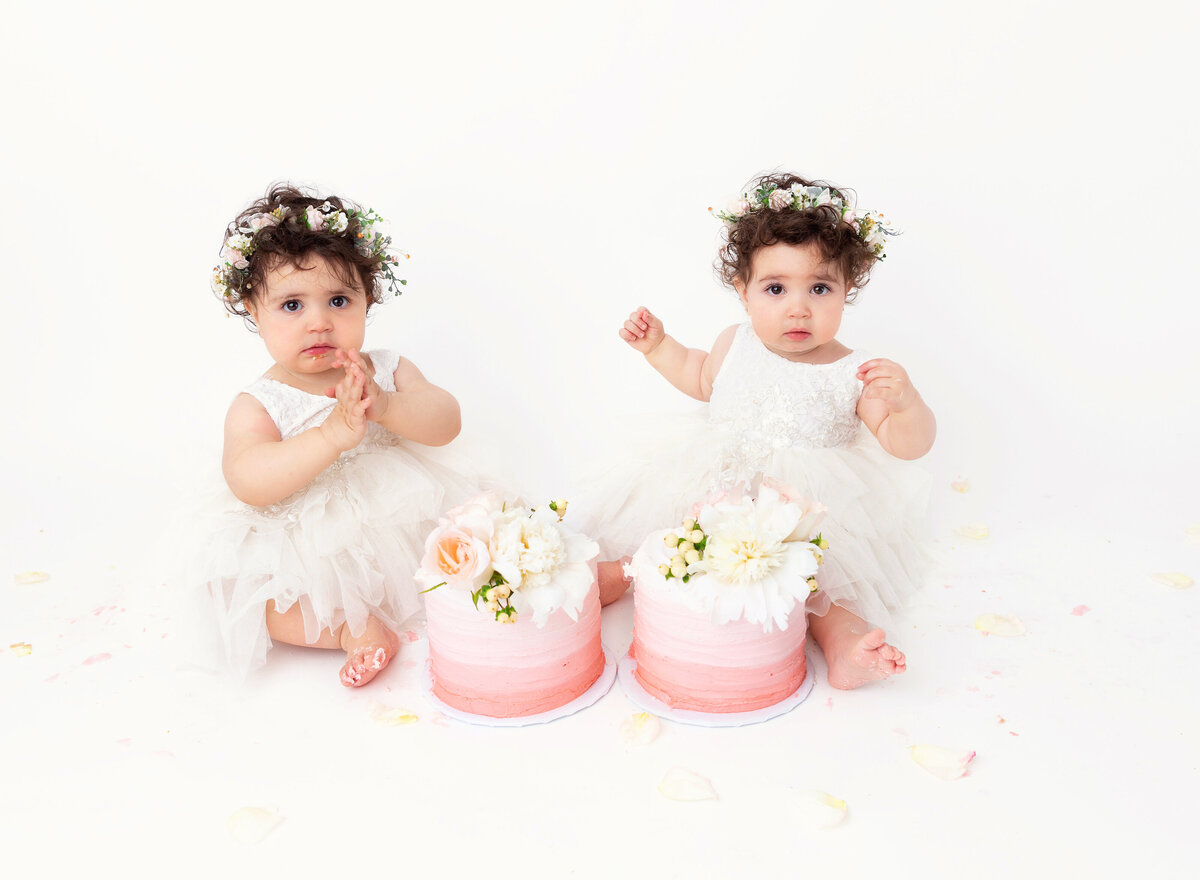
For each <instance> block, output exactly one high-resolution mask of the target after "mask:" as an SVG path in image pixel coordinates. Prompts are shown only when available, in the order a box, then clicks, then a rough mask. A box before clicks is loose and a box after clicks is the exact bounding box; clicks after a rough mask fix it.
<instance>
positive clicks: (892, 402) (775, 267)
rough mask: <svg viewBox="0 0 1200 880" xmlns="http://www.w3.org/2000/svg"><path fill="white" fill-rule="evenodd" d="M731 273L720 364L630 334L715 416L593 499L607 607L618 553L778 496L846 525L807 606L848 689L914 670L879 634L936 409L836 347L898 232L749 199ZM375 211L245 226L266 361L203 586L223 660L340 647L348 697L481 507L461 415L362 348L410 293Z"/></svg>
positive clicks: (632, 319) (642, 450)
mask: <svg viewBox="0 0 1200 880" xmlns="http://www.w3.org/2000/svg"><path fill="white" fill-rule="evenodd" d="M717 216H718V217H719V219H720V220H722V221H723V224H724V234H723V238H722V247H721V249H720V252H719V255H718V259H717V263H716V265H717V271H718V274H719V276H720V277H721V279H722V281H723V282H724V283H725V284H727V285H728V286H729V287H731V288H732V289H733V290H734V291H735V292H736V294H737V296H738V298H739V299H740V300H741V303H742V305H743V306H744V308H745V311H746V316H747V320H746V322H745V323H743V324H740V325H735V326H732V327H729V328H727V329H725V330H724V331H722V332H721V333H720V334H718V335H717V338H716V340H715V341H714V342H713V344H712V346H711V348H710V349H709V350H707V351H706V350H703V349H696V348H688V347H686V346H684V345H683V344H682V343H680V342H679V341H677V340H676V339H674V338H673V337H671V336H669V335H667V334H666V332H665V330H664V328H663V322H662V321H661V320H660V319H659V318H658V317H657V316H656V315H655V314H654V313H652V312H651V311H650V310H649V309H647V308H637V309H635V310H634V311H633V312H632V313H631V314H630V315H629V317H628V319H627V320H626V321H625V323H624V326H623V327H622V328H621V329H620V336H621V338H622V339H623V340H624V341H625V342H626V343H627V344H628V345H629V347H631V348H632V349H634V350H635V351H637V352H639V353H640V354H642V355H643V356H644V357H645V359H646V361H647V362H648V363H649V364H650V365H651V366H652V367H653V368H654V369H655V370H657V371H658V372H659V373H661V374H662V376H663V377H664V378H665V379H666V380H667V381H668V382H670V383H671V384H672V385H674V386H675V387H676V388H678V389H679V390H680V391H682V392H683V393H684V394H687V395H689V396H690V397H693V398H696V399H697V400H701V401H706V402H707V403H708V407H707V412H706V413H705V414H704V415H702V416H697V417H696V418H695V419H694V420H689V419H686V418H684V419H675V420H672V421H671V423H670V424H669V425H665V426H662V427H661V428H660V429H658V430H659V432H660V436H655V437H646V438H642V439H640V440H638V441H637V450H638V451H637V454H633V453H632V451H630V450H627V451H626V454H625V455H624V456H623V458H622V459H621V461H620V462H618V463H617V464H615V465H614V466H613V467H612V468H610V469H609V470H608V472H607V473H608V477H607V478H606V482H605V486H604V487H603V488H602V489H601V490H599V491H598V492H597V493H596V497H593V498H591V499H589V502H590V503H589V505H588V506H589V507H590V509H591V510H592V511H594V513H593V514H592V515H591V517H590V519H591V521H590V522H588V523H586V524H585V525H584V526H583V527H582V529H581V530H582V531H584V532H585V533H586V534H589V535H591V536H592V537H594V538H596V539H597V540H598V541H599V542H600V544H601V546H602V548H603V551H604V552H603V554H602V556H603V557H604V558H605V561H603V562H601V563H600V564H599V566H598V578H599V588H600V596H601V601H602V602H603V603H605V604H607V603H609V602H612V601H614V600H615V599H617V598H619V597H620V596H621V594H622V593H623V592H624V591H625V590H626V589H627V586H628V584H627V581H626V578H625V576H624V573H623V571H622V568H621V562H620V560H621V559H622V557H624V556H626V555H627V554H629V553H631V552H632V551H633V550H634V549H635V547H636V546H637V545H638V544H640V543H641V541H642V540H643V539H644V538H645V536H646V535H647V534H648V533H649V532H651V531H654V530H656V529H661V528H664V527H666V526H669V525H671V524H672V523H678V522H680V521H682V519H683V517H684V516H685V515H686V513H687V512H688V511H689V510H690V509H691V508H692V506H693V505H694V504H695V503H696V502H697V501H698V500H701V499H702V498H703V497H705V495H708V494H711V493H713V492H717V491H720V490H722V489H728V488H730V487H732V486H733V485H735V484H737V483H753V482H754V481H756V480H758V479H761V478H763V477H770V478H773V479H775V480H779V481H781V482H782V483H784V484H786V485H788V486H790V487H792V488H793V489H794V490H795V491H797V492H798V493H800V494H801V495H806V496H808V497H810V498H816V499H820V501H821V503H822V504H823V505H824V506H825V507H826V508H827V509H828V514H827V516H826V520H825V522H824V523H823V525H822V532H823V534H824V536H825V537H827V538H828V541H829V544H830V546H831V547H832V548H833V551H832V552H830V553H829V554H827V555H826V564H825V565H823V566H822V569H821V572H820V575H819V585H820V589H819V591H818V592H817V593H814V594H813V597H812V598H811V599H810V600H809V602H808V604H807V606H806V608H807V613H808V615H809V622H808V625H809V628H810V631H811V633H812V635H813V637H814V639H815V640H816V641H817V643H818V644H819V645H820V647H821V649H822V651H823V653H824V655H825V659H826V663H827V666H828V669H829V681H830V684H832V685H833V686H834V687H839V688H853V687H857V686H859V685H861V684H864V683H866V682H869V681H873V680H877V679H881V678H886V677H888V676H890V675H893V674H895V673H898V672H903V671H904V668H905V659H904V654H903V653H901V651H899V650H898V649H897V648H895V647H893V646H892V645H890V644H889V643H888V642H887V641H886V638H885V635H884V632H883V630H882V629H879V628H875V627H873V626H872V624H871V623H868V621H871V622H874V623H878V622H880V621H883V620H886V619H887V615H888V611H889V610H890V609H895V608H897V607H898V606H899V605H901V604H902V603H903V601H904V599H905V598H906V597H907V596H908V595H909V594H911V593H912V592H913V591H915V590H916V588H917V586H918V584H919V577H920V573H921V558H922V553H923V550H922V546H921V541H920V538H919V533H920V525H921V520H922V514H923V505H924V491H925V478H924V475H923V473H921V472H920V471H919V470H918V469H916V468H914V467H913V466H912V465H908V464H906V460H910V459H915V458H919V457H920V456H922V455H924V454H925V453H926V452H927V451H928V450H929V448H930V447H931V445H932V443H933V439H934V434H935V424H934V417H933V413H932V412H931V411H930V409H929V407H928V406H927V405H926V404H925V402H924V401H923V400H922V399H921V396H920V394H918V393H917V390H916V389H915V388H914V387H913V384H912V382H911V381H910V379H909V377H908V374H907V373H906V372H905V370H904V369H903V368H902V367H901V366H900V365H899V364H897V363H895V362H893V361H890V360H887V359H884V358H878V357H873V356H871V355H870V354H867V353H864V352H862V351H858V350H855V349H852V348H850V347H848V346H846V345H845V344H843V343H842V342H841V341H840V340H839V339H838V330H839V327H840V325H841V318H842V312H843V309H844V308H845V305H846V303H847V302H851V301H853V300H854V298H855V297H856V296H857V295H858V293H859V291H861V290H862V288H863V287H864V286H865V285H866V283H867V281H868V280H869V277H870V273H871V270H872V268H873V267H874V265H875V264H876V263H877V262H878V261H879V260H880V259H882V258H883V256H884V247H885V240H886V237H887V236H888V235H890V234H892V230H891V229H890V228H889V227H888V226H887V224H886V222H885V221H884V220H883V218H882V217H881V216H880V215H878V214H873V213H869V212H859V211H856V210H855V208H854V206H853V204H852V203H851V202H850V200H849V198H848V196H847V195H846V194H845V193H843V192H842V191H840V190H838V189H837V188H835V187H832V186H830V185H828V184H824V183H820V182H814V181H810V180H806V179H804V178H802V177H799V176H796V175H793V174H772V175H767V176H763V177H760V178H758V179H756V180H755V181H753V182H752V183H751V184H750V185H749V187H748V188H747V191H746V192H745V194H744V195H743V196H742V198H740V199H739V200H737V201H736V202H735V203H734V204H733V205H731V206H730V207H729V208H728V209H726V210H725V211H722V212H719V213H718V215H717ZM379 220H380V218H379V217H378V215H376V214H375V213H374V212H372V211H369V210H365V209H363V208H361V207H358V206H356V205H354V204H352V203H350V202H348V201H346V200H344V199H341V198H338V197H335V196H328V197H313V196H312V195H311V194H309V193H307V192H304V191H302V190H300V189H297V188H294V187H291V186H276V187H274V188H273V189H271V190H270V191H269V192H268V193H267V195H266V196H265V197H264V198H262V199H260V200H258V201H256V202H254V203H253V204H252V205H250V206H249V207H248V208H246V209H245V210H244V211H242V212H241V213H240V214H239V215H238V216H237V218H236V219H235V220H234V221H233V222H232V223H230V224H229V227H228V228H227V231H226V238H225V243H224V247H223V248H222V251H221V258H220V259H221V262H220V264H219V265H218V266H217V268H216V269H215V270H214V275H213V288H214V290H215V291H216V293H217V294H218V296H219V297H220V298H221V299H222V301H223V302H224V304H225V307H226V308H227V309H228V310H229V311H231V312H232V313H234V314H236V315H240V316H243V317H245V318H246V319H247V320H248V321H250V322H252V324H253V326H254V328H255V329H256V331H257V333H258V335H259V337H260V339H261V340H262V342H263V344H264V345H266V348H267V353H268V355H269V357H270V359H271V361H272V364H271V366H270V367H269V368H268V369H267V370H266V372H265V373H263V374H262V375H261V376H260V377H259V378H257V379H256V380H254V381H253V382H252V383H251V384H250V385H249V386H247V387H246V388H245V389H244V390H243V391H242V392H241V393H240V394H238V395H237V397H236V398H235V399H234V401H233V403H232V405H231V406H230V407H229V411H228V413H227V415H226V418H225V432H224V452H223V457H222V470H223V474H224V478H225V484H226V487H222V491H221V493H220V494H219V496H215V497H214V500H213V502H212V504H211V509H210V510H209V511H208V512H207V515H206V516H205V517H204V525H203V527H202V532H203V536H204V537H203V540H204V552H203V562H198V563H197V564H196V565H195V566H194V567H193V569H192V571H191V572H190V574H189V577H188V580H189V581H190V585H189V589H191V590H194V591H196V593H197V596H196V598H197V599H199V600H200V606H201V607H203V608H204V609H205V614H206V616H207V620H206V621H203V622H197V625H199V626H207V627H212V628H214V629H215V630H216V631H218V632H219V633H220V636H221V642H222V643H223V645H224V649H225V653H226V660H227V661H228V662H229V663H230V664H231V665H232V666H233V667H234V668H236V669H239V670H242V671H246V670H249V669H251V668H253V667H255V666H257V665H260V664H261V663H263V662H264V660H265V658H266V654H267V651H268V650H269V649H270V647H271V645H272V643H273V642H276V641H280V642H286V643H288V644H293V645H305V646H311V647H318V648H332V649H339V650H341V651H344V652H345V655H346V659H345V663H344V665H343V666H342V668H341V672H340V677H341V681H342V683H343V684H346V685H348V686H358V685H363V684H366V683H367V682H369V681H370V680H371V679H372V678H374V677H375V675H377V674H378V672H379V671H380V670H381V669H383V668H384V666H386V665H387V663H388V661H389V660H390V659H391V658H392V657H393V656H394V655H395V653H396V651H397V647H398V640H397V636H396V633H397V631H398V630H399V629H400V627H401V625H402V623H403V622H404V621H405V620H406V619H407V618H408V617H410V616H411V615H412V614H413V613H414V612H416V611H417V610H418V609H419V607H420V597H419V590H420V589H421V587H420V586H419V585H418V584H417V582H416V581H415V580H414V572H415V571H416V570H417V569H418V567H419V566H420V564H421V559H422V556H423V555H424V543H425V538H426V536H427V535H428V534H429V532H430V530H431V529H432V527H433V525H434V524H435V522H436V520H437V518H438V517H439V516H440V515H441V514H442V513H443V512H444V511H445V510H446V509H447V508H448V507H450V506H452V505H454V504H458V503H460V502H461V501H463V500H464V499H466V498H467V497H469V496H470V495H473V494H475V493H476V492H478V491H479V489H480V487H479V486H478V485H477V484H476V479H475V478H474V477H472V476H470V475H469V474H468V473H466V472H465V469H462V468H459V467H456V466H455V465H453V464H451V463H449V462H450V459H448V458H447V457H446V456H444V455H441V454H439V453H440V450H438V449H437V447H442V446H445V445H446V444H448V443H450V442H451V441H452V440H453V439H454V438H455V437H456V436H457V435H458V433H459V429H460V424H461V419H460V412H459V405H458V402H457V401H456V400H455V398H454V397H453V395H452V394H450V393H449V392H448V391H446V390H445V389H443V388H439V387H438V386H436V385H434V384H433V383H431V382H429V381H428V380H427V379H426V378H425V376H424V375H423V374H422V373H421V370H420V369H419V368H418V367H417V365H416V364H414V363H412V361H410V360H408V359H407V358H405V357H403V356H401V355H400V354H398V353H397V352H395V351H391V350H387V349H372V350H369V351H365V350H364V349H363V344H364V341H365V336H366V324H367V314H368V312H369V311H370V309H371V308H372V307H373V306H375V305H376V304H378V303H379V302H381V301H382V298H383V296H384V294H385V293H386V292H387V291H388V289H389V288H390V289H396V285H397V284H400V283H403V282H401V281H399V280H398V279H397V277H396V274H395V272H396V265H397V259H396V256H395V255H394V254H393V253H392V252H391V250H390V246H391V240H390V238H388V237H387V236H386V235H384V234H383V233H382V232H381V231H380V229H379V228H378V225H379Z"/></svg>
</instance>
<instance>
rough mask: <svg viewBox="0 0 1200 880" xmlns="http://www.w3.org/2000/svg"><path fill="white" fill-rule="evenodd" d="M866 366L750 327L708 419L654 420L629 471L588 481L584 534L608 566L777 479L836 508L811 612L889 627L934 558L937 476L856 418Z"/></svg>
mask: <svg viewBox="0 0 1200 880" xmlns="http://www.w3.org/2000/svg"><path fill="white" fill-rule="evenodd" d="M867 359H868V356H867V355H865V354H862V353H858V352H855V353H853V354H851V355H850V356H848V357H846V358H843V359H842V360H840V361H838V362H836V363H834V364H823V365H810V364H798V363H793V362H790V361H786V360H784V359H783V358H780V357H778V356H776V355H774V354H772V353H771V352H769V351H768V350H767V349H766V348H765V347H763V346H762V343H761V342H759V341H758V339H757V337H755V336H754V335H753V332H752V331H751V329H750V325H749V324H746V325H743V327H742V328H740V329H739V332H738V334H737V335H736V336H735V340H734V344H733V347H732V348H731V349H730V352H729V354H728V355H727V356H726V359H725V362H724V364H723V365H722V367H721V371H720V373H719V374H718V376H717V379H716V382H715V383H714V389H713V395H712V399H711V400H710V403H709V407H708V412H707V413H706V412H703V411H701V412H699V413H696V414H693V415H682V416H672V418H671V419H669V420H662V421H658V422H656V423H655V424H656V427H655V428H654V433H653V434H651V435H649V436H644V437H643V438H642V439H641V440H640V442H637V443H636V449H635V450H634V451H633V453H632V455H631V456H630V457H629V459H628V460H627V463H626V464H623V465H617V466H615V467H610V468H608V469H607V470H606V471H605V473H604V475H603V477H602V478H599V479H595V480H592V481H590V482H592V483H593V484H594V490H593V491H592V492H591V493H584V494H585V495H587V496H588V497H587V500H586V511H585V518H586V520H587V522H586V524H585V526H584V529H585V531H588V533H589V534H592V535H594V536H595V537H596V539H597V540H598V541H599V543H600V546H601V558H602V559H618V558H620V557H623V556H626V555H629V554H631V553H633V551H634V550H635V549H636V548H637V547H638V546H639V545H640V544H641V543H642V541H643V540H644V539H645V537H646V535H648V534H649V533H650V532H653V531H655V530H658V529H664V528H671V527H674V526H676V525H678V524H679V523H681V522H682V521H683V519H684V518H685V517H686V516H688V515H690V514H692V513H693V512H694V508H695V507H696V506H697V504H698V503H699V502H701V501H703V500H704V499H705V498H706V497H708V496H710V495H712V494H713V493H716V492H720V491H723V490H726V489H729V488H731V487H733V486H734V485H736V484H738V483H745V484H747V485H749V486H753V485H755V484H757V482H758V481H759V480H760V479H761V478H763V477H771V478H773V479H775V480H779V481H780V482H782V483H784V484H786V485H787V486H789V487H791V488H792V489H794V490H796V492H798V493H799V494H801V495H804V496H807V497H808V498H810V499H813V500H816V501H819V502H820V503H821V504H823V505H824V506H825V507H826V508H828V513H827V514H826V517H825V519H824V520H823V522H822V524H821V527H820V531H821V534H822V536H823V537H824V538H825V539H826V540H827V541H828V542H829V550H828V551H826V553H825V554H824V557H825V564H824V565H822V566H821V570H820V572H819V574H818V575H817V581H818V583H819V584H820V590H819V591H818V592H817V593H815V594H814V595H813V596H812V598H810V599H809V601H808V606H807V607H808V610H809V611H812V612H815V613H817V614H824V613H825V612H826V611H828V609H829V606H830V604H831V603H832V604H837V605H840V606H842V607H844V608H846V609H848V610H850V611H852V612H853V613H855V614H857V615H858V616H859V617H862V618H863V619H864V620H867V621H869V622H871V623H879V624H886V623H888V622H890V614H889V612H890V611H892V610H896V609H897V608H899V607H900V606H901V605H902V604H904V602H905V601H906V600H907V599H908V598H909V597H910V596H911V595H912V594H913V593H914V592H915V591H916V590H917V589H918V588H919V587H920V585H921V580H922V576H923V570H924V569H925V567H926V564H927V562H928V560H929V553H928V549H927V543H926V537H925V531H926V519H925V516H926V506H927V503H928V496H929V478H928V475H927V474H926V473H925V472H924V470H923V469H921V468H920V467H919V466H917V465H914V464H912V463H911V462H905V461H901V460H899V459H896V458H894V457H892V456H891V455H889V454H888V453H887V452H885V451H884V450H883V449H882V448H881V447H880V445H879V443H878V441H877V440H876V439H875V438H874V436H872V435H871V433H870V431H868V430H867V429H866V427H865V426H863V424H862V422H861V421H860V420H859V419H858V417H857V414H856V412H855V407H856V404H857V401H858V396H859V394H860V393H861V390H862V383H861V382H858V380H857V378H856V375H855V374H856V371H857V367H858V364H860V363H862V362H863V361H865V360H867ZM827 444H828V445H827Z"/></svg>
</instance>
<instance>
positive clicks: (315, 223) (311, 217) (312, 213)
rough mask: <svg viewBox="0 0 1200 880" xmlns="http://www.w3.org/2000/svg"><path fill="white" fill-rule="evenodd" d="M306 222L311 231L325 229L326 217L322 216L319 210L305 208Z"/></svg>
mask: <svg viewBox="0 0 1200 880" xmlns="http://www.w3.org/2000/svg"><path fill="white" fill-rule="evenodd" d="M304 222H305V223H306V224H307V225H308V228H309V229H324V228H325V215H324V214H322V213H321V212H320V210H319V209H317V208H312V207H309V208H305V209H304Z"/></svg>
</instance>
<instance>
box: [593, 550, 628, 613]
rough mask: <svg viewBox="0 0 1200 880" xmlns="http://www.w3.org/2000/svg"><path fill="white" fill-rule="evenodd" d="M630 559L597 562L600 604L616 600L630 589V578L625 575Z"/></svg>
mask: <svg viewBox="0 0 1200 880" xmlns="http://www.w3.org/2000/svg"><path fill="white" fill-rule="evenodd" d="M628 561H629V559H628V557H626V558H625V559H621V560H618V561H617V562H600V563H597V564H596V582H597V584H598V585H599V587H600V604H601V605H608V604H610V603H612V602H616V601H617V600H618V599H620V598H621V597H622V596H623V595H625V591H626V590H628V589H629V578H627V577H625V572H624V570H623V569H624V566H625V563H626V562H628Z"/></svg>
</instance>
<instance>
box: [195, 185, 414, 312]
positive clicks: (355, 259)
mask: <svg viewBox="0 0 1200 880" xmlns="http://www.w3.org/2000/svg"><path fill="white" fill-rule="evenodd" d="M310 208H312V209H316V210H317V211H318V212H320V213H319V214H317V215H314V216H318V217H320V218H324V217H326V216H328V217H331V218H336V216H337V214H338V212H342V213H344V214H345V216H346V225H345V227H344V228H340V229H337V231H334V229H336V228H337V224H334V227H333V228H327V227H326V226H325V225H323V224H322V225H320V226H319V227H318V228H316V229H313V228H311V226H310V224H308V223H306V221H305V217H306V212H307V211H308V210H309V209H310ZM262 218H267V222H263V219H262ZM271 218H274V220H272V219H271ZM372 218H374V219H372ZM375 219H378V218H375V215H373V214H372V213H371V212H368V211H366V210H364V209H363V208H362V207H360V206H359V205H357V204H355V203H354V202H351V201H349V200H348V199H342V198H339V197H338V196H334V195H331V196H327V197H326V196H318V195H316V194H315V193H313V192H311V191H305V190H304V189H301V188H300V187H296V186H293V185H292V184H290V183H280V184H275V185H274V186H272V187H271V188H270V189H269V190H267V194H266V195H265V196H263V197H262V198H261V199H259V200H257V201H255V202H254V203H253V204H251V205H250V206H249V207H247V208H246V209H245V210H244V211H242V212H241V213H240V214H238V215H237V217H235V218H234V220H233V222H232V223H230V224H229V226H228V227H226V231H225V236H226V237H225V242H226V245H227V246H228V245H229V242H230V240H231V237H233V236H237V235H239V234H240V235H241V236H243V239H242V240H244V241H247V242H248V246H246V247H245V248H244V251H245V253H246V254H248V256H245V259H243V260H241V263H242V264H244V265H240V266H239V265H237V264H235V263H232V262H231V261H230V260H229V257H228V251H227V250H226V249H225V248H222V257H221V263H220V264H219V265H218V266H217V268H216V269H214V270H213V272H214V278H213V291H214V292H215V293H216V294H217V296H218V297H219V298H220V299H221V301H222V302H223V303H224V305H225V308H226V309H227V310H229V311H230V312H231V313H233V314H235V315H238V316H239V317H242V318H245V317H248V315H249V312H248V310H247V308H246V304H247V302H252V301H253V299H254V297H256V296H260V295H262V294H264V293H265V292H266V283H265V281H266V277H267V274H268V273H269V272H270V271H271V270H272V269H274V268H276V267H277V266H279V265H280V264H281V263H283V264H287V263H290V264H293V265H296V266H303V262H302V261H303V260H305V258H306V257H311V256H320V257H324V258H325V259H326V260H328V261H329V263H330V265H331V267H332V268H333V270H334V271H335V272H336V273H338V274H339V276H340V278H341V280H342V281H345V282H347V283H352V282H353V281H354V279H357V281H358V282H359V283H361V286H362V289H363V291H364V292H365V293H366V294H367V307H368V308H370V307H371V306H372V305H374V304H376V303H379V302H382V301H383V291H384V284H385V279H386V280H387V281H389V282H391V283H393V284H394V283H400V284H403V283H404V282H403V281H397V279H395V277H394V276H393V275H392V273H391V266H392V265H393V264H394V263H395V258H394V257H392V256H391V255H390V254H389V253H388V250H387V246H388V244H390V241H391V240H390V239H388V238H386V237H384V236H382V235H380V234H378V233H376V232H374V231H373V230H372V229H371V228H370V227H371V225H372V224H373V223H374V220H375ZM239 255H241V252H238V251H236V250H235V252H234V255H233V259H234V260H236V259H237V257H238V256H239ZM397 292H398V290H397Z"/></svg>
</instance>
